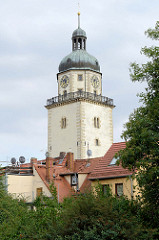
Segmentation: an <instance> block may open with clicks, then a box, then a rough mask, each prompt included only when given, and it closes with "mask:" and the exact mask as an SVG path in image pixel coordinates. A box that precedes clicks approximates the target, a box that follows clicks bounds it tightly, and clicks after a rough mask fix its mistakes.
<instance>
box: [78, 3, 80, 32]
mask: <svg viewBox="0 0 159 240" xmlns="http://www.w3.org/2000/svg"><path fill="white" fill-rule="evenodd" d="M78 28H80V4H79V2H78Z"/></svg>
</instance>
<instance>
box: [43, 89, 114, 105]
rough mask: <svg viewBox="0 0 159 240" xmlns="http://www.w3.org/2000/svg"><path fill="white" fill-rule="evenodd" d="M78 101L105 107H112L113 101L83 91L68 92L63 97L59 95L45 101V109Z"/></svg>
mask: <svg viewBox="0 0 159 240" xmlns="http://www.w3.org/2000/svg"><path fill="white" fill-rule="evenodd" d="M79 100H88V101H92V102H96V103H99V104H104V105H107V106H112V107H114V104H113V99H111V98H108V97H104V96H101V95H97V94H95V93H90V92H85V91H81V90H80V91H77V92H70V93H65V94H64V95H59V96H56V97H53V98H50V99H48V100H47V103H46V107H49V106H51V105H54V104H60V103H67V102H72V101H79Z"/></svg>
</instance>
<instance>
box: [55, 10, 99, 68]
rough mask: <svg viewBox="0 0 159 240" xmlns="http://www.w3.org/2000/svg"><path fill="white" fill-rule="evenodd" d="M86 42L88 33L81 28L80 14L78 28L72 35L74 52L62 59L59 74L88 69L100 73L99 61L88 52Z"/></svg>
mask: <svg viewBox="0 0 159 240" xmlns="http://www.w3.org/2000/svg"><path fill="white" fill-rule="evenodd" d="M86 40H87V36H86V32H85V31H84V30H83V29H81V28H80V13H78V28H77V29H76V30H74V32H73V34H72V52H71V53H70V54H69V55H67V56H66V57H64V58H63V59H62V61H61V63H60V65H59V72H64V71H67V70H71V69H88V70H93V71H97V72H100V65H99V63H98V60H97V59H96V58H95V57H93V56H92V55H90V54H89V53H88V52H87V51H86Z"/></svg>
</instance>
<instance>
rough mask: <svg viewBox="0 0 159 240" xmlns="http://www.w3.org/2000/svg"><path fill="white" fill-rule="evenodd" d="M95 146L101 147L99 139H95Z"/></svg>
mask: <svg viewBox="0 0 159 240" xmlns="http://www.w3.org/2000/svg"><path fill="white" fill-rule="evenodd" d="M95 145H96V146H99V139H98V138H96V139H95Z"/></svg>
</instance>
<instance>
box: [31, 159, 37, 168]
mask: <svg viewBox="0 0 159 240" xmlns="http://www.w3.org/2000/svg"><path fill="white" fill-rule="evenodd" d="M37 162H38V160H37V158H34V157H32V158H31V159H30V163H31V166H32V167H33V164H34V163H37Z"/></svg>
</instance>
